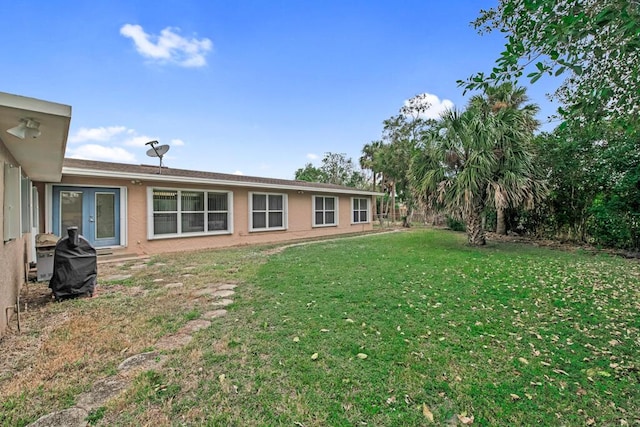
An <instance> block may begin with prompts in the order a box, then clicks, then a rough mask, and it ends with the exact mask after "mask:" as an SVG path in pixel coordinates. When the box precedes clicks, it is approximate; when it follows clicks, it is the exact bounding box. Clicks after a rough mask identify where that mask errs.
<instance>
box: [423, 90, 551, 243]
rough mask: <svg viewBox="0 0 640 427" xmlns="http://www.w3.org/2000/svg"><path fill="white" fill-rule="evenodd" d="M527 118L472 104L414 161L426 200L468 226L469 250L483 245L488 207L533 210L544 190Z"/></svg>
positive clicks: (447, 118)
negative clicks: (532, 148) (471, 246)
mask: <svg viewBox="0 0 640 427" xmlns="http://www.w3.org/2000/svg"><path fill="white" fill-rule="evenodd" d="M528 119H529V118H528V116H527V115H526V114H523V113H522V112H521V111H518V110H516V109H508V108H504V109H500V110H499V111H497V112H495V113H493V112H492V113H487V111H485V110H483V109H481V108H478V107H477V105H476V104H474V103H471V104H470V105H469V107H468V108H467V110H465V111H464V112H460V111H455V110H451V111H447V112H445V113H444V114H443V115H442V118H441V120H440V122H438V124H437V125H436V127H435V128H434V129H433V131H432V132H430V134H429V137H428V138H427V139H426V140H425V143H424V146H423V148H422V150H420V151H419V152H418V154H417V155H416V156H414V158H413V161H412V179H413V180H414V183H415V186H416V188H418V189H419V190H420V191H421V193H422V194H423V197H425V198H426V199H427V201H429V202H431V203H432V204H436V205H438V206H440V207H442V208H444V209H445V210H446V211H448V212H449V213H450V214H452V215H454V216H459V217H461V218H462V219H463V221H464V222H465V223H466V227H467V237H468V240H469V243H470V244H471V245H484V244H485V233H484V227H483V224H482V223H483V221H482V217H483V214H484V211H485V208H486V207H487V206H491V205H493V206H496V207H499V208H500V207H508V206H522V205H524V206H526V207H531V206H532V205H533V204H534V203H535V202H536V201H537V200H539V198H540V197H541V195H543V194H544V191H545V189H546V187H545V185H544V182H542V181H541V180H539V179H538V178H537V175H536V173H535V168H534V162H533V155H532V152H531V147H530V139H531V137H532V133H531V131H530V130H528V128H527V126H526V123H527V120H528Z"/></svg>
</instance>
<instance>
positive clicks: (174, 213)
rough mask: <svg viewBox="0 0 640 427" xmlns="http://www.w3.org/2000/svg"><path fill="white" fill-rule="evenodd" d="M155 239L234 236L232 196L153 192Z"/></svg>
mask: <svg viewBox="0 0 640 427" xmlns="http://www.w3.org/2000/svg"><path fill="white" fill-rule="evenodd" d="M151 199H152V204H153V224H152V230H151V233H150V234H151V236H152V237H174V236H183V235H202V234H220V233H229V232H231V229H230V224H231V220H230V218H229V205H230V204H231V203H230V199H231V193H227V192H214V191H197V190H165V189H158V188H155V189H152V190H151Z"/></svg>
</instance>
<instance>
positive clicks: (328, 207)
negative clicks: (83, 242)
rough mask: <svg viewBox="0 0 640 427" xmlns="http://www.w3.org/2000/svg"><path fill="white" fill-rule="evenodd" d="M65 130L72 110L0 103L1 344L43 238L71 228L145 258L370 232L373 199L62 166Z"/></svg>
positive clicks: (155, 172)
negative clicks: (41, 235) (38, 239)
mask: <svg viewBox="0 0 640 427" xmlns="http://www.w3.org/2000/svg"><path fill="white" fill-rule="evenodd" d="M70 120H71V107H69V106H65V105H61V104H55V103H50V102H45V101H40V100H36V99H32V98H25V97H20V96H16V95H9V94H2V93H0V167H2V169H3V170H2V173H0V179H1V180H2V181H1V182H0V197H2V200H3V207H4V209H3V211H2V215H3V216H2V220H3V221H2V222H3V224H4V228H3V236H4V239H3V245H2V247H1V248H0V304H1V307H2V310H3V313H2V314H3V315H2V318H1V319H0V336H1V335H2V334H3V333H4V332H5V330H6V327H7V324H8V322H9V320H8V319H9V318H10V316H11V315H13V313H14V309H13V307H15V306H16V303H17V298H18V295H19V290H20V286H21V285H22V284H23V283H24V282H25V280H26V275H27V268H28V264H29V263H30V262H34V261H36V258H37V257H36V249H35V238H36V235H37V234H39V233H52V234H54V235H56V236H59V237H61V236H64V235H66V230H67V228H68V227H70V226H77V227H78V228H79V230H80V233H81V234H82V235H83V236H84V237H85V238H86V239H87V240H89V241H90V242H91V243H92V244H93V245H94V246H95V247H96V248H97V249H99V250H100V251H99V253H101V252H102V253H116V254H117V253H125V254H137V255H145V254H158V253H164V252H176V251H185V250H196V249H205V248H220V247H228V246H235V245H244V244H260V243H272V242H282V241H288V240H295V239H305V238H313V237H322V236H330V235H339V234H346V233H357V232H363V231H368V230H371V229H372V228H373V224H372V218H373V216H374V212H373V211H372V209H374V207H375V204H374V203H373V202H374V200H375V199H374V197H375V196H376V195H377V193H375V192H371V191H366V190H358V189H354V188H349V187H343V186H338V185H331V184H319V183H310V182H304V181H293V180H283V179H271V178H259V177H249V176H242V175H230V174H220V173H213V172H200V171H192V170H184V169H175V168H171V167H162V168H159V166H157V165H155V166H147V165H131V164H122V163H109V162H98V161H90V160H77V159H65V158H64V152H65V148H66V142H67V135H68V131H69V124H70ZM21 123H23V124H22V125H21ZM36 124H37V125H38V128H37V129H35V128H34V127H35V126H36ZM16 127H17V128H18V130H19V131H18V132H13V133H9V132H7V130H8V129H14V128H16ZM27 128H28V129H27ZM23 131H24V132H23ZM14 133H17V135H18V136H16V135H14ZM36 134H37V135H36ZM20 136H25V138H24V139H22V138H20ZM5 308H6V310H5ZM5 312H6V315H5Z"/></svg>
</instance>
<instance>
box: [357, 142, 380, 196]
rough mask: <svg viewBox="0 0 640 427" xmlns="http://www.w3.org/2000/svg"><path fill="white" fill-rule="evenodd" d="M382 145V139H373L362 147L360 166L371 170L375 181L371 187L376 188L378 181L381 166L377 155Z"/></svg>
mask: <svg viewBox="0 0 640 427" xmlns="http://www.w3.org/2000/svg"><path fill="white" fill-rule="evenodd" d="M381 147H382V141H371V143H369V144H365V145H364V147H362V156H360V159H359V160H360V167H361V168H362V169H363V170H370V171H371V174H372V175H373V183H372V187H371V189H372V190H373V191H375V190H376V183H377V182H378V173H379V172H380V168H379V167H378V164H377V161H376V155H377V153H378V152H379V151H380V149H381Z"/></svg>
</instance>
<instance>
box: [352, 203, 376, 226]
mask: <svg viewBox="0 0 640 427" xmlns="http://www.w3.org/2000/svg"><path fill="white" fill-rule="evenodd" d="M356 200H358V209H356V208H355V203H356ZM361 200H366V201H367V209H366V212H367V219H366V221H361V220H360V215H359V214H360V213H361V212H363V211H365V210H364V209H361V208H360V201H361ZM356 211H357V212H358V218H357V220H355V221H354V219H353V214H354V213H355V212H356ZM370 222H371V198H369V197H352V198H351V224H368V223H370Z"/></svg>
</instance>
